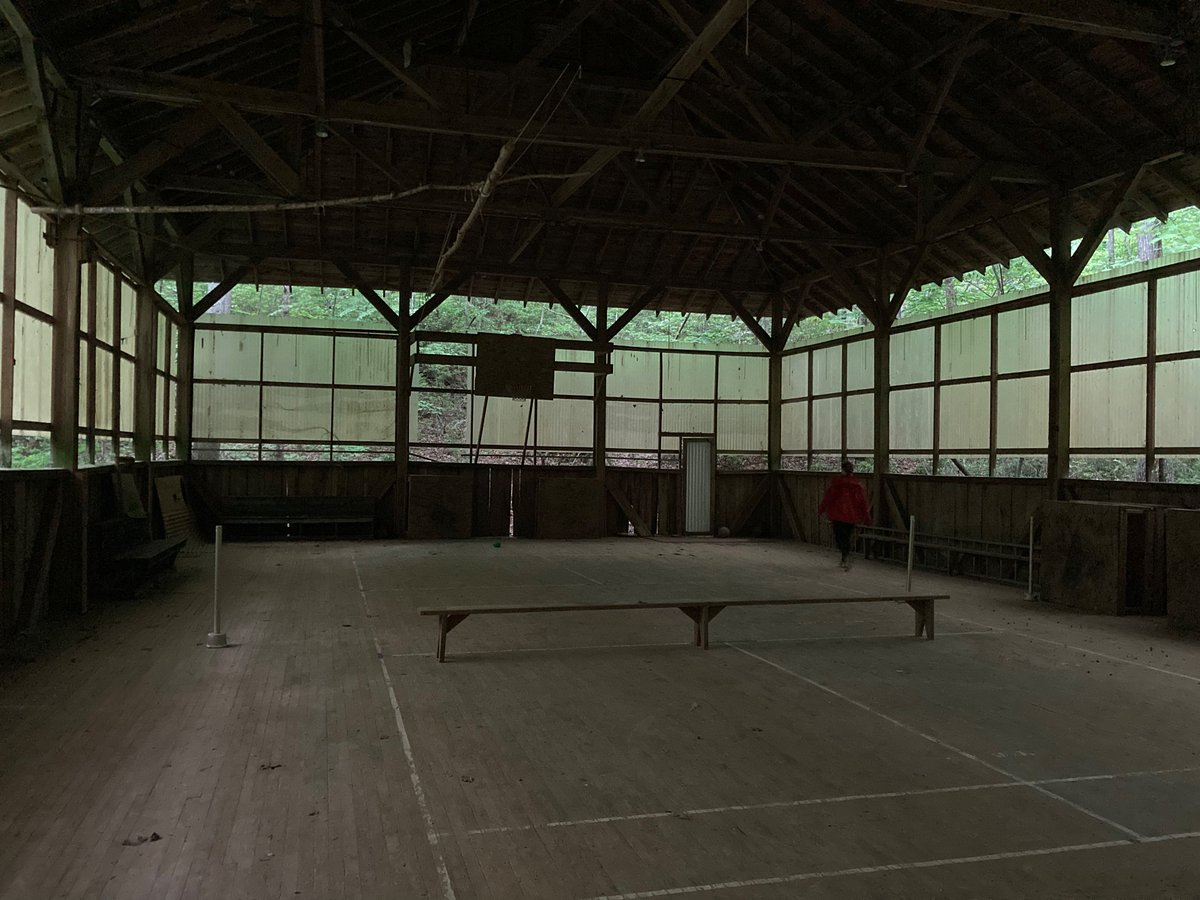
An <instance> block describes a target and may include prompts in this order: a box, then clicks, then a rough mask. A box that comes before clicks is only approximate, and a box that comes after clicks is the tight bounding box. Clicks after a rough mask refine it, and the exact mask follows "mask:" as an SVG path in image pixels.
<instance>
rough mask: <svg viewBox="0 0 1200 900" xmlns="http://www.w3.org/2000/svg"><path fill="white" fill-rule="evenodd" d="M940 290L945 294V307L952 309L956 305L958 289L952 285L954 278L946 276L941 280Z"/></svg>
mask: <svg viewBox="0 0 1200 900" xmlns="http://www.w3.org/2000/svg"><path fill="white" fill-rule="evenodd" d="M942 290H943V291H944V292H945V294H946V309H954V308H955V307H957V306H958V289H957V288H956V287H955V286H954V279H953V278H947V279H946V280H945V281H943V282H942Z"/></svg>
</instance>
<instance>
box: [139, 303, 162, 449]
mask: <svg viewBox="0 0 1200 900" xmlns="http://www.w3.org/2000/svg"><path fill="white" fill-rule="evenodd" d="M150 291H151V288H149V287H146V286H143V285H139V286H138V289H137V294H136V297H137V300H136V304H137V308H136V310H135V314H134V322H135V325H134V329H135V330H134V346H135V347H136V352H135V355H134V361H133V456H134V458H135V459H137V460H138V461H139V462H149V461H150V460H151V459H153V458H154V389H155V378H154V355H155V345H156V344H157V343H158V328H157V321H156V319H155V315H154V313H155V309H154V302H153V301H152V300H151V299H150Z"/></svg>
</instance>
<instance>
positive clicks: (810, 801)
mask: <svg viewBox="0 0 1200 900" xmlns="http://www.w3.org/2000/svg"><path fill="white" fill-rule="evenodd" d="M1185 772H1200V766H1185V767H1182V768H1177V769H1143V770H1139V771H1136V772H1115V773H1111V774H1107V775H1072V776H1065V777H1059V778H1039V779H1036V780H1033V781H1030V784H1040V785H1047V784H1078V783H1080V782H1087V781H1116V780H1117V779H1120V778H1144V777H1147V776H1151V775H1178V774H1181V773H1185ZM1019 787H1025V785H1024V784H1022V783H1021V782H1019V781H989V782H985V783H982V784H962V785H951V786H949V787H940V788H915V789H911V790H903V791H881V792H879V793H874V794H837V795H834V796H830V797H808V798H804V799H799V800H771V801H768V802H764V803H741V804H737V805H733V806H709V807H701V808H698V809H681V810H654V811H653V812H644V813H626V814H624V815H613V816H598V817H596V818H591V819H561V820H558V821H554V822H544V823H542V824H540V825H494V826H491V827H488V828H472V829H470V830H469V831H462V832H453V831H443V832H442V833H441V835H442V837H446V838H448V837H455V836H462V837H478V836H481V835H487V834H509V833H512V832H515V831H536V830H538V829H541V828H574V827H579V826H586V825H607V824H612V823H614V822H639V821H645V820H647V819H670V818H682V817H687V818H691V817H692V816H710V815H720V814H723V813H732V812H754V811H757V810H764V809H791V808H795V807H801V806H826V805H830V804H834V803H852V802H855V801H860V800H888V799H893V798H898V797H924V796H927V795H931V794H958V793H967V792H971V791H989V790H998V789H1004V788H1019ZM1147 840H1150V838H1147Z"/></svg>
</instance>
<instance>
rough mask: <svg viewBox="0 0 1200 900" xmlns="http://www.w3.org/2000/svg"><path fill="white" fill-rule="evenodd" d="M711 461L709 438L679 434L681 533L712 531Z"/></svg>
mask: <svg viewBox="0 0 1200 900" xmlns="http://www.w3.org/2000/svg"><path fill="white" fill-rule="evenodd" d="M715 463H716V453H715V448H714V447H713V441H712V438H683V485H684V488H683V531H684V533H685V534H712V530H713V524H712V523H713V485H714V479H715Z"/></svg>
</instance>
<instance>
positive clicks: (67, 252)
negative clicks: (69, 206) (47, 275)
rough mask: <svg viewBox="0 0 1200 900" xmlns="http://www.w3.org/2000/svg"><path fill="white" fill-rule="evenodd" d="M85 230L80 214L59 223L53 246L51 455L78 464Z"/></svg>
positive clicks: (62, 463) (61, 464)
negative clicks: (81, 269) (80, 333)
mask: <svg viewBox="0 0 1200 900" xmlns="http://www.w3.org/2000/svg"><path fill="white" fill-rule="evenodd" d="M82 240H83V231H82V229H81V227H80V220H79V218H78V217H77V216H70V217H67V218H64V219H62V220H61V221H60V222H59V223H58V229H57V234H56V241H55V245H54V356H53V360H54V371H53V373H52V374H51V379H50V383H51V389H50V390H51V395H50V458H51V461H52V462H53V464H54V465H55V466H57V467H58V468H60V469H71V470H74V469H77V468H78V467H79V264H80V261H81V260H82V258H83V252H82V251H83V246H82Z"/></svg>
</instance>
